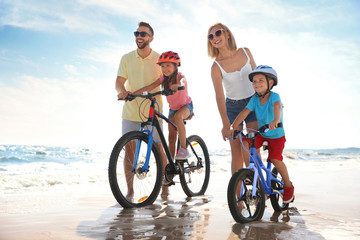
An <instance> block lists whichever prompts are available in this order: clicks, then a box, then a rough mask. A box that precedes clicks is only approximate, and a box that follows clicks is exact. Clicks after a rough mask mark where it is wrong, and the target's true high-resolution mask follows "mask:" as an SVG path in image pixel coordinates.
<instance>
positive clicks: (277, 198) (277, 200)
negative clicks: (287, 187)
mask: <svg viewBox="0 0 360 240" xmlns="http://www.w3.org/2000/svg"><path fill="white" fill-rule="evenodd" d="M271 172H272V174H273V176H274V177H277V176H278V170H277V169H276V168H275V167H274V168H273V169H272V171H271ZM271 188H272V189H273V191H274V190H275V191H274V192H276V193H275V194H271V195H270V201H271V205H272V207H273V209H274V210H275V211H277V212H279V211H283V210H286V209H288V208H289V203H283V200H282V196H281V194H280V193H279V192H280V191H282V190H284V186H283V185H281V184H280V183H278V182H276V181H274V180H273V181H271Z"/></svg>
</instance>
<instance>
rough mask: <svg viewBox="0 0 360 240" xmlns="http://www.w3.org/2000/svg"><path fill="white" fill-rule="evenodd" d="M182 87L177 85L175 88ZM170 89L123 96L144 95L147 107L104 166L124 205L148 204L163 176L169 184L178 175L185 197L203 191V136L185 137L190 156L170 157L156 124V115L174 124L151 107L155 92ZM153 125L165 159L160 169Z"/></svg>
mask: <svg viewBox="0 0 360 240" xmlns="http://www.w3.org/2000/svg"><path fill="white" fill-rule="evenodd" d="M182 89H184V88H183V87H179V90H182ZM173 92H174V91H172V90H170V89H167V90H162V91H158V92H155V93H144V94H138V95H130V94H129V95H128V96H127V97H126V99H125V100H128V101H132V100H133V99H135V98H143V99H145V100H146V99H148V100H150V109H149V113H148V116H147V119H146V121H144V122H142V123H141V128H140V130H139V131H132V132H129V133H126V134H124V135H123V136H122V137H121V138H120V139H119V140H118V141H117V143H116V144H115V146H114V148H113V150H112V152H111V156H110V161H109V169H108V177H109V182H110V187H111V191H112V193H113V195H114V197H115V199H116V200H117V201H118V202H119V204H120V205H121V206H122V207H124V208H132V207H143V206H146V205H150V204H152V203H153V202H154V201H155V200H156V198H157V196H158V194H159V192H160V189H161V186H162V179H163V176H165V179H166V181H167V182H168V183H169V185H173V184H175V182H174V177H175V176H176V175H179V178H180V183H181V187H182V189H183V190H184V192H185V194H186V195H187V196H188V197H193V196H199V195H203V194H204V193H205V191H206V189H207V187H208V184H209V179H210V158H209V153H208V150H207V147H206V144H205V142H204V140H203V139H202V138H201V137H200V136H198V135H191V136H189V137H187V139H186V146H187V149H188V151H189V153H190V157H189V158H188V159H182V160H174V159H173V158H172V156H171V154H170V150H169V147H168V145H167V143H166V140H165V137H164V133H163V131H162V129H161V127H160V124H159V120H158V118H161V119H163V120H165V121H166V122H167V123H168V124H170V125H171V126H172V127H174V128H175V129H176V128H177V127H176V125H175V124H174V123H172V122H171V121H170V120H169V119H168V118H167V117H165V116H164V115H163V114H161V113H160V112H159V111H157V110H156V108H155V106H156V105H157V101H156V96H158V95H166V96H167V95H170V94H172V93H173ZM139 111H141V109H139ZM155 129H156V130H157V132H158V134H159V137H160V141H161V143H162V147H163V150H164V151H165V155H166V157H167V160H168V164H167V165H166V167H165V170H163V161H162V158H161V154H160V150H159V147H158V145H157V144H155V142H154V137H153V134H154V131H155ZM178 142H179V141H178ZM178 148H179V144H178ZM163 171H164V172H163Z"/></svg>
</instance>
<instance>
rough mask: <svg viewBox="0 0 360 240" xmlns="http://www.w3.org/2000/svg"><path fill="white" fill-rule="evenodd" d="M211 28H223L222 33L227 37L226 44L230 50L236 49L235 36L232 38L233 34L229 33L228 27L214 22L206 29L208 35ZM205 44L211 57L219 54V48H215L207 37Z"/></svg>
mask: <svg viewBox="0 0 360 240" xmlns="http://www.w3.org/2000/svg"><path fill="white" fill-rule="evenodd" d="M213 28H220V29H223V30H224V33H225V38H226V39H227V46H228V48H229V49H230V50H236V49H237V46H236V41H235V38H234V35H233V34H232V33H231V31H230V29H229V28H228V27H227V26H226V25H224V24H222V23H216V24H214V25H212V26H211V27H210V28H209V30H208V36H209V34H210V31H211V30H212V29H213ZM207 46H208V55H209V56H210V57H211V58H216V57H217V56H218V54H219V50H218V49H217V48H215V47H214V46H213V45H212V44H211V42H210V40H209V38H208V39H207Z"/></svg>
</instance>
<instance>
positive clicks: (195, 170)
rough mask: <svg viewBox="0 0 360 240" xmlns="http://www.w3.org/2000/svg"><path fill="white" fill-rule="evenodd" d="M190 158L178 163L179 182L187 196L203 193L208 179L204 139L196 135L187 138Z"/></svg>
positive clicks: (207, 157)
mask: <svg viewBox="0 0 360 240" xmlns="http://www.w3.org/2000/svg"><path fill="white" fill-rule="evenodd" d="M186 145H187V149H188V150H189V153H190V158H188V159H187V160H186V161H177V162H178V164H180V169H181V170H182V171H181V172H180V176H179V178H180V183H181V187H182V189H183V190H184V192H185V194H186V195H187V196H188V197H194V196H200V195H204V194H205V192H206V189H207V187H208V185H209V180H210V157H209V152H208V149H207V147H206V144H205V142H204V140H203V139H202V138H201V137H200V136H197V135H192V136H190V137H188V138H187V143H186Z"/></svg>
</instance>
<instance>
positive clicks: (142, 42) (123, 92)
mask: <svg viewBox="0 0 360 240" xmlns="http://www.w3.org/2000/svg"><path fill="white" fill-rule="evenodd" d="M134 35H135V42H136V45H137V49H136V50H134V51H131V52H129V53H127V54H125V55H124V56H123V57H122V58H121V61H120V65H119V69H118V73H117V78H116V91H117V93H118V95H117V97H118V98H125V97H126V96H127V95H128V94H130V93H133V92H135V91H137V90H138V89H140V88H142V87H144V86H147V85H149V84H151V83H152V82H154V81H156V80H157V79H158V78H160V76H161V75H162V72H161V69H160V66H159V65H158V64H156V62H157V61H158V59H159V56H160V55H159V54H158V53H157V52H155V51H153V50H152V49H151V48H150V43H151V42H152V40H153V39H154V30H153V28H152V27H151V26H150V24H148V23H145V22H140V23H139V26H138V28H137V30H136V32H135V33H134ZM159 90H160V86H159V87H158V88H155V89H153V90H152V91H154V92H156V91H159ZM157 98H158V99H157V102H158V104H159V109H158V111H159V112H162V99H161V96H158V97H157ZM141 111H143V112H144V113H145V115H147V113H148V112H149V104H147V105H146V108H145V109H143V108H142V109H141ZM122 119H123V120H122V134H125V133H128V132H130V131H138V130H139V129H140V125H141V122H142V121H143V120H145V119H144V118H143V119H141V117H140V114H139V106H138V104H137V102H136V100H134V101H127V102H125V103H124V107H123V111H122ZM159 122H160V125H161V127H162V121H161V120H159ZM154 141H155V142H156V143H157V144H158V147H159V149H160V152H161V156H162V160H163V165H164V168H165V166H166V164H167V158H166V155H165V153H164V151H163V148H162V144H161V142H160V138H159V136H158V134H157V131H156V130H154ZM127 179H128V178H127ZM128 189H129V192H128V194H127V196H126V197H127V198H128V199H131V198H132V197H133V194H134V193H133V188H132V183H131V182H128ZM167 195H168V187H167V186H163V188H162V193H161V196H162V197H167Z"/></svg>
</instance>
